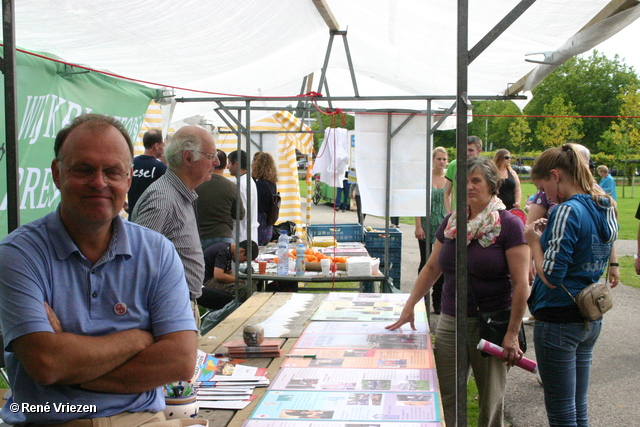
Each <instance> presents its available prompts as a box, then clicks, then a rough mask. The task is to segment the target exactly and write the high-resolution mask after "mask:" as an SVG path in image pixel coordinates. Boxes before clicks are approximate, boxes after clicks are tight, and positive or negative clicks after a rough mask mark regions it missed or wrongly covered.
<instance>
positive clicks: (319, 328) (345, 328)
mask: <svg viewBox="0 0 640 427" xmlns="http://www.w3.org/2000/svg"><path fill="white" fill-rule="evenodd" d="M387 325H388V324H387V323H385V322H311V323H309V325H308V326H307V329H305V330H304V332H305V333H308V334H389V335H396V334H425V335H426V334H428V333H429V327H428V323H427V322H415V327H416V329H417V330H415V331H414V330H413V329H411V326H410V325H409V324H408V323H407V324H406V325H403V326H401V327H399V328H398V329H395V330H393V331H390V330H389V329H385V326H387Z"/></svg>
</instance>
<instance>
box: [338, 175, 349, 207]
mask: <svg viewBox="0 0 640 427" xmlns="http://www.w3.org/2000/svg"><path fill="white" fill-rule="evenodd" d="M343 196H344V198H343ZM335 205H336V209H349V181H348V180H346V179H343V180H342V187H338V189H337V190H336V201H335Z"/></svg>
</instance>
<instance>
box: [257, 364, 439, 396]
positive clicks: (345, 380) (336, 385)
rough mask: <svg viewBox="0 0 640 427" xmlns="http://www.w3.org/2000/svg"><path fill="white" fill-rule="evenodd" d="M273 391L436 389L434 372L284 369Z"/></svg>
mask: <svg viewBox="0 0 640 427" xmlns="http://www.w3.org/2000/svg"><path fill="white" fill-rule="evenodd" d="M269 389H270V390H310V391H328V390H332V391H431V392H435V391H438V390H437V380H436V371H435V369H322V368H318V369H314V368H284V369H281V370H280V372H278V375H277V376H276V378H275V379H274V380H273V381H272V383H271V386H270V387H269Z"/></svg>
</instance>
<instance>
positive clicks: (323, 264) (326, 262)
mask: <svg viewBox="0 0 640 427" xmlns="http://www.w3.org/2000/svg"><path fill="white" fill-rule="evenodd" d="M320 268H322V274H323V275H325V276H328V275H329V272H330V271H331V260H330V259H328V258H325V259H321V260H320Z"/></svg>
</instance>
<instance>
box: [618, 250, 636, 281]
mask: <svg viewBox="0 0 640 427" xmlns="http://www.w3.org/2000/svg"><path fill="white" fill-rule="evenodd" d="M634 262H635V260H634V259H633V257H632V256H623V257H618V263H619V264H620V282H621V283H624V284H625V285H627V286H633V287H634V288H638V289H640V276H638V275H637V274H636V269H635V266H634Z"/></svg>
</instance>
